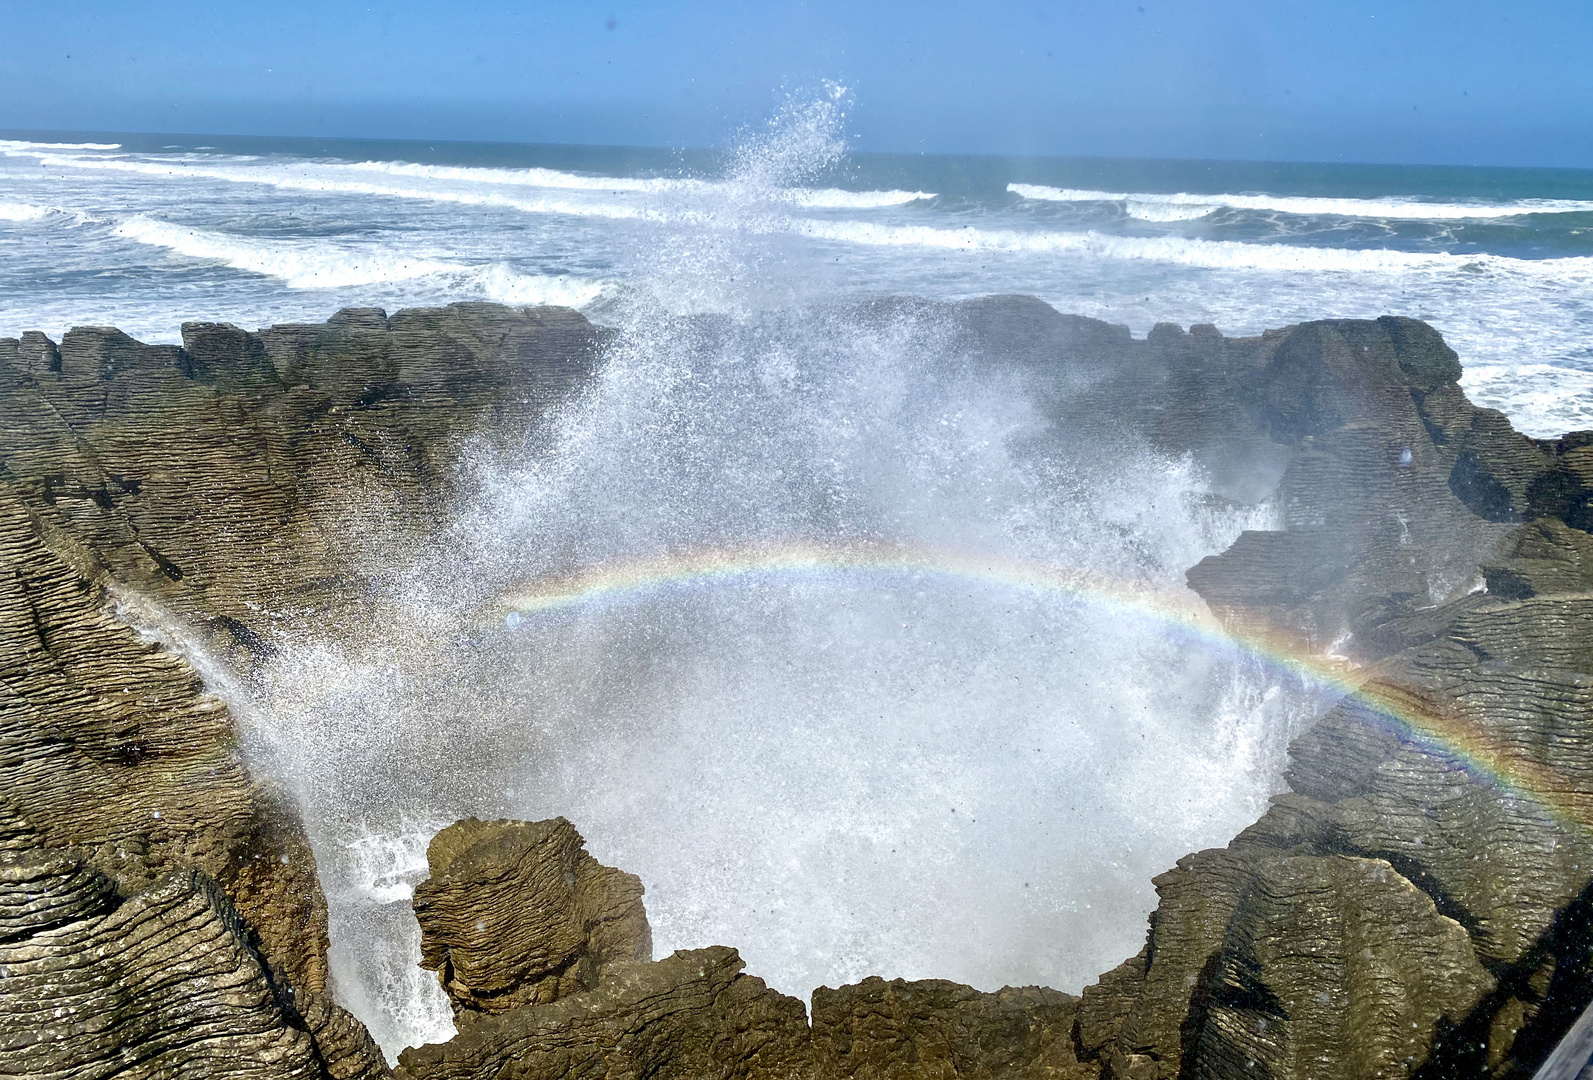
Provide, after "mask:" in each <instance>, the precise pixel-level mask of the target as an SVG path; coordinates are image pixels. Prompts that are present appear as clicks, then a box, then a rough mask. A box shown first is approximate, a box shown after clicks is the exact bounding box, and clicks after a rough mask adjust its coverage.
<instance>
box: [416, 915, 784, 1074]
mask: <svg viewBox="0 0 1593 1080" xmlns="http://www.w3.org/2000/svg"><path fill="white" fill-rule="evenodd" d="M744 966H745V965H744V964H743V962H742V960H741V957H740V956H739V955H738V954H737V953H736V950H734V949H730V948H726V947H724V946H715V947H713V948H708V949H693V950H683V951H681V952H677V953H674V954H673V955H671V956H670V957H668V958H666V959H664V960H660V961H658V962H656V963H650V964H617V965H614V966H613V967H611V968H609V969H608V970H607V971H606V972H605V973H604V978H603V979H602V981H601V982H600V983H599V984H598V986H597V988H596V989H594V990H588V991H585V992H583V993H579V994H575V995H572V996H570V997H567V998H562V999H560V1000H559V1001H555V1002H553V1003H552V1004H549V1005H541V1006H535V1007H526V1008H520V1009H514V1010H511V1011H509V1012H504V1013H496V1014H490V1015H489V1014H476V1015H472V1016H468V1017H465V1018H462V1019H461V1021H460V1029H459V1034H458V1035H456V1036H455V1037H454V1038H453V1039H451V1040H449V1041H448V1042H446V1043H443V1044H441V1045H437V1046H423V1047H419V1048H417V1049H413V1050H406V1051H405V1052H404V1053H403V1054H402V1055H400V1056H399V1062H398V1072H397V1075H398V1076H399V1077H404V1078H414V1080H453V1078H459V1080H463V1078H467V1077H480V1078H483V1080H487V1078H491V1080H498V1078H503V1080H509V1078H514V1080H521V1078H525V1080H531V1078H537V1080H542V1078H549V1080H551V1078H554V1077H581V1078H583V1080H585V1078H591V1080H597V1078H606V1080H633V1078H638V1080H639V1078H642V1077H656V1078H658V1080H721V1078H722V1080H732V1078H735V1080H741V1078H747V1080H754V1078H764V1077H768V1078H770V1080H776V1078H778V1080H787V1078H789V1080H796V1078H808V1077H811V1076H812V1075H813V1071H812V1053H813V1048H812V1044H811V1042H810V1041H809V1038H808V1026H807V1019H806V1016H805V1010H804V1009H803V1008H802V1003H801V1002H800V1001H798V1000H797V999H796V998H791V997H786V996H785V995H784V994H779V993H776V992H775V991H773V990H770V989H769V988H768V987H767V986H765V985H764V982H763V980H762V979H758V978H754V977H753V976H750V975H745V974H743V973H742V968H743V967H744Z"/></svg>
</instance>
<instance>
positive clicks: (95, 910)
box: [0, 849, 354, 1080]
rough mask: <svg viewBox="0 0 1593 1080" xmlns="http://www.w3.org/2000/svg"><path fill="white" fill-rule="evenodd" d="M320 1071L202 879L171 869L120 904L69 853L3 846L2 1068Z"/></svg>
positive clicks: (308, 1038)
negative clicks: (11, 850) (12, 848)
mask: <svg viewBox="0 0 1593 1080" xmlns="http://www.w3.org/2000/svg"><path fill="white" fill-rule="evenodd" d="M323 1069H324V1062H323V1060H322V1058H321V1056H320V1053H319V1051H318V1050H317V1047H316V1042H315V1039H314V1037H313V1036H312V1035H311V1034H310V1032H309V1031H308V1030H306V1029H305V1025H304V1023H303V1021H302V1020H301V1019H300V1018H299V1017H298V1016H297V1014H296V1012H295V1011H294V1009H293V1007H292V1005H291V1003H289V1002H286V1001H284V1000H283V999H282V998H281V996H280V995H279V991H278V988H277V987H276V986H275V985H274V983H273V979H272V976H271V974H270V972H269V970H268V969H267V967H266V966H265V964H264V963H263V962H262V961H261V959H260V957H259V955H258V954H256V953H255V951H254V950H253V949H252V948H251V947H250V945H249V941H248V936H247V931H246V930H245V928H244V926H243V924H242V922H241V920H240V919H239V918H238V915H237V913H236V912H235V911H234V910H233V908H232V906H231V904H229V903H228V902H227V899H226V897H225V896H224V895H223V894H222V893H221V891H220V890H219V889H217V888H216V887H215V885H214V884H212V883H211V882H210V881H209V880H208V879H206V878H205V877H203V876H202V875H200V874H196V873H193V872H191V871H189V872H181V873H175V874H171V875H168V876H166V877H164V878H161V879H160V880H158V881H156V882H155V883H154V884H153V885H152V886H150V887H149V888H148V889H146V890H144V891H143V892H141V893H139V894H138V895H136V896H134V897H132V898H131V899H128V900H125V901H124V900H122V898H121V897H120V896H118V895H117V893H116V891H115V888H114V886H113V884H112V883H111V881H110V880H109V879H108V878H106V877H105V876H104V875H102V874H99V873H97V872H95V871H93V870H92V869H90V868H89V866H88V864H87V862H86V861H85V860H84V859H83V857H82V856H81V855H80V854H78V853H76V852H73V851H70V850H65V849H33V850H31V851H26V852H14V851H13V852H6V853H0V1071H3V1072H4V1074H5V1075H8V1076H108V1075H112V1074H115V1075H118V1076H128V1077H149V1078H154V1077H164V1076H182V1075H204V1076H239V1077H262V1078H265V1077H270V1078H285V1077H303V1078H305V1080H312V1078H317V1077H320V1076H322V1075H323ZM342 1075H344V1076H350V1075H354V1074H353V1073H343V1074H342Z"/></svg>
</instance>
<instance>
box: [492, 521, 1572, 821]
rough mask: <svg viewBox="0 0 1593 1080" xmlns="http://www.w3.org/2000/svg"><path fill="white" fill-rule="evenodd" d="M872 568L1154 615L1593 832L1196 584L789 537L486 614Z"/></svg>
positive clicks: (1469, 748) (1383, 688) (642, 562)
mask: <svg viewBox="0 0 1593 1080" xmlns="http://www.w3.org/2000/svg"><path fill="white" fill-rule="evenodd" d="M847 575H871V576H876V577H878V576H887V577H888V576H897V577H938V578H943V579H951V580H959V581H965V582H971V583H975V584H980V585H983V586H987V587H995V588H1003V589H1011V590H1016V591H1018V592H1022V593H1029V594H1041V595H1054V596H1064V597H1068V598H1071V599H1073V600H1075V601H1077V602H1080V603H1084V604H1090V605H1094V606H1101V607H1106V608H1109V609H1113V610H1116V611H1120V612H1122V613H1124V614H1127V615H1132V616H1134V617H1138V618H1146V619H1150V620H1153V621H1155V622H1157V623H1159V624H1161V625H1163V626H1165V627H1166V628H1168V629H1169V630H1170V631H1173V632H1177V633H1179V634H1181V635H1183V636H1186V637H1188V638H1193V639H1195V640H1196V641H1198V642H1199V643H1200V644H1202V645H1203V646H1204V647H1208V648H1212V649H1217V650H1221V651H1227V652H1234V653H1239V654H1243V655H1247V656H1252V657H1255V658H1257V659H1258V660H1260V661H1261V662H1262V663H1264V664H1265V665H1266V666H1267V667H1269V668H1270V669H1272V670H1274V671H1278V672H1281V673H1287V674H1291V675H1294V676H1298V677H1302V678H1305V679H1308V680H1310V681H1311V682H1313V683H1315V684H1317V685H1319V686H1321V687H1322V688H1323V689H1324V690H1325V691H1327V692H1331V693H1337V694H1342V695H1343V696H1345V697H1346V698H1350V699H1353V700H1355V701H1357V702H1359V703H1360V704H1361V705H1362V706H1364V711H1365V712H1366V714H1367V715H1368V717H1369V718H1371V719H1373V720H1374V721H1375V722H1376V723H1378V724H1379V725H1380V726H1382V727H1384V728H1385V729H1387V730H1389V731H1391V732H1393V733H1394V734H1395V735H1396V736H1398V737H1400V738H1401V739H1404V740H1406V741H1409V742H1413V743H1416V744H1417V745H1419V746H1421V747H1423V748H1424V749H1426V750H1429V751H1430V752H1433V753H1436V754H1438V755H1440V756H1442V757H1444V758H1447V759H1448V760H1450V761H1452V762H1454V763H1455V764H1457V765H1458V766H1460V767H1462V768H1464V769H1465V770H1466V771H1467V772H1468V773H1470V774H1471V775H1473V776H1474V777H1476V778H1477V779H1479V780H1481V781H1482V782H1484V783H1487V784H1489V785H1491V786H1493V787H1495V788H1497V789H1499V790H1500V791H1501V792H1503V793H1505V794H1507V795H1510V796H1513V797H1517V798H1524V799H1528V800H1530V801H1532V802H1533V803H1536V804H1537V805H1538V806H1540V807H1542V808H1543V809H1544V810H1546V811H1547V812H1548V813H1550V814H1551V815H1553V816H1554V817H1555V818H1557V819H1558V820H1560V821H1561V822H1562V823H1564V824H1566V825H1568V826H1570V827H1572V828H1573V829H1575V830H1576V831H1578V832H1581V833H1585V834H1588V835H1589V836H1593V814H1590V813H1589V810H1588V808H1586V807H1584V806H1582V805H1581V802H1582V800H1578V799H1574V798H1573V797H1572V795H1573V793H1571V792H1568V791H1567V790H1566V784H1565V781H1564V779H1563V778H1562V777H1560V776H1559V775H1558V773H1557V772H1556V771H1555V770H1554V769H1553V768H1552V767H1550V766H1548V765H1546V764H1544V763H1543V762H1542V761H1540V760H1536V759H1534V758H1533V757H1531V756H1529V755H1528V754H1526V753H1523V750H1522V748H1521V747H1519V746H1516V745H1512V744H1511V742H1510V741H1509V740H1508V739H1507V738H1505V737H1503V736H1501V735H1499V734H1498V733H1495V732H1492V731H1490V730H1489V729H1488V727H1487V726H1486V725H1483V724H1481V723H1478V722H1477V721H1476V720H1475V719H1474V718H1471V717H1468V716H1466V715H1465V714H1464V713H1463V712H1462V711H1461V710H1459V709H1458V708H1457V707H1455V706H1454V705H1452V704H1447V703H1439V702H1435V701H1432V700H1429V699H1427V698H1426V697H1424V696H1422V695H1421V694H1419V693H1417V692H1416V691H1414V690H1413V689H1412V688H1410V687H1406V686H1402V685H1399V684H1397V683H1390V682H1385V681H1383V680H1380V679H1378V678H1376V677H1375V676H1374V675H1373V674H1372V673H1371V672H1368V671H1367V670H1366V669H1363V668H1357V667H1355V666H1354V665H1351V664H1349V663H1347V662H1346V661H1345V660H1343V659H1342V658H1339V657H1335V656H1330V655H1327V654H1325V653H1323V652H1321V651H1319V650H1315V649H1313V648H1312V647H1311V646H1310V645H1309V644H1308V643H1305V642H1302V641H1299V640H1297V639H1294V638H1290V637H1288V636H1286V635H1282V634H1279V633H1276V632H1271V631H1267V630H1261V629H1257V628H1254V627H1244V626H1237V625H1229V624H1224V623H1223V622H1222V621H1221V620H1219V619H1218V618H1217V617H1216V616H1215V615H1213V614H1212V613H1211V611H1210V609H1208V608H1207V607H1206V605H1205V604H1204V602H1202V601H1201V600H1200V599H1199V597H1197V596H1195V595H1194V594H1193V593H1191V592H1189V591H1188V590H1175V589H1169V588H1166V587H1158V586H1153V585H1149V584H1146V583H1144V582H1133V581H1125V580H1122V579H1117V578H1113V577H1110V576H1107V575H1103V574H1099V573H1095V572H1092V571H1088V570H1081V569H1077V568H1072V567H1066V566H1060V565H1057V564H1054V563H1046V562H1042V561H1037V560H1028V559H1019V558H1013V557H1010V556H1001V555H993V554H989V553H984V552H970V551H960V550H956V549H951V548H936V547H930V546H925V545H908V544H900V543H887V542H882V541H852V542H847V543H820V542H813V541H788V542H781V543H764V544H752V545H745V546H738V547H717V548H716V547H708V548H692V549H685V550H679V551H672V552H665V553H661V554H657V555H652V556H645V557H641V558H632V559H621V560H615V561H612V562H607V563H601V564H597V565H593V566H586V567H582V568H579V569H576V570H574V571H572V572H569V573H564V574H558V575H550V576H547V577H542V578H537V579H535V580H532V581H528V582H525V583H524V584H522V585H519V586H517V587H515V588H513V589H510V590H509V591H508V592H506V593H505V594H504V595H503V596H502V597H501V598H500V599H499V600H498V601H497V602H496V603H495V604H494V605H492V606H491V607H490V609H489V610H488V611H487V612H485V613H484V614H483V619H484V620H489V621H491V622H494V623H498V622H503V621H507V622H508V623H509V624H510V625H514V624H516V623H518V622H519V621H521V620H523V619H526V618H528V617H534V616H537V615H539V614H544V613H551V612H556V611H561V610H572V609H582V608H590V607H594V606H600V605H604V604H612V603H616V602H624V601H627V600H635V599H642V598H645V597H647V596H648V595H650V594H658V593H664V592H668V591H671V590H680V589H702V588H733V587H736V586H737V585H748V584H752V583H756V582H761V581H769V580H775V579H782V578H784V579H798V580H800V579H821V580H822V579H826V578H830V579H833V578H835V577H836V576H847Z"/></svg>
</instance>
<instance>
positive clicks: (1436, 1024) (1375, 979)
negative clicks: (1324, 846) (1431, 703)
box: [1190, 856, 1494, 1080]
mask: <svg viewBox="0 0 1593 1080" xmlns="http://www.w3.org/2000/svg"><path fill="white" fill-rule="evenodd" d="M1493 986H1494V980H1493V978H1492V977H1491V976H1490V975H1489V974H1488V972H1487V971H1485V970H1484V969H1483V967H1482V965H1481V964H1480V963H1478V960H1477V957H1476V956H1475V954H1474V953H1473V952H1472V949H1471V940H1470V937H1469V935H1468V934H1467V933H1466V931H1465V930H1464V929H1463V928H1462V927H1461V926H1460V924H1459V923H1457V922H1455V921H1454V920H1453V919H1448V918H1445V917H1444V916H1443V915H1440V914H1439V913H1438V911H1437V909H1436V908H1435V907H1434V905H1433V902H1432V900H1431V899H1430V898H1429V897H1428V896H1426V895H1425V894H1423V893H1422V892H1421V891H1420V890H1418V889H1417V888H1416V887H1415V886H1414V885H1412V884H1411V883H1410V882H1409V881H1407V880H1405V879H1404V878H1403V877H1401V876H1400V875H1399V874H1398V873H1397V872H1396V871H1395V870H1394V868H1393V867H1392V866H1390V865H1389V864H1388V863H1387V862H1384V861H1382V860H1376V859H1352V858H1345V857H1342V856H1331V857H1328V858H1313V857H1309V856H1300V857H1294V858H1284V859H1277V860H1274V861H1271V862H1269V863H1267V864H1266V865H1265V866H1264V867H1263V868H1261V870H1260V872H1259V873H1257V874H1256V876H1255V878H1254V879H1253V881H1252V884H1251V887H1250V889H1249V891H1248V892H1247V893H1246V896H1245V898H1244V900H1243V901H1242V902H1241V903H1240V905H1239V908H1238V910H1237V911H1236V912H1235V915H1234V919H1233V921H1232V923H1231V924H1230V926H1229V931H1228V935H1227V938H1226V940H1225V941H1224V942H1223V947H1222V952H1221V959H1220V962H1219V964H1218V965H1217V967H1216V970H1215V971H1214V972H1212V978H1211V983H1210V985H1209V986H1206V987H1203V991H1204V993H1205V996H1206V999H1207V1001H1206V1006H1205V1009H1204V1010H1203V1013H1201V1014H1197V1015H1196V1016H1195V1017H1193V1018H1192V1020H1193V1026H1194V1028H1195V1029H1196V1033H1195V1036H1194V1037H1195V1039H1196V1040H1197V1044H1196V1046H1195V1048H1194V1050H1195V1052H1194V1054H1193V1055H1192V1063H1193V1065H1194V1068H1193V1070H1192V1072H1191V1073H1190V1075H1192V1076H1194V1077H1200V1078H1204V1077H1238V1076H1247V1075H1261V1076H1272V1077H1285V1076H1289V1077H1307V1076H1309V1077H1313V1078H1320V1080H1335V1078H1343V1080H1363V1078H1367V1077H1398V1076H1408V1075H1411V1074H1412V1073H1414V1072H1415V1071H1416V1070H1417V1069H1418V1068H1419V1067H1420V1066H1422V1065H1424V1064H1426V1063H1427V1062H1428V1061H1429V1060H1430V1059H1431V1057H1432V1054H1433V1050H1434V1045H1435V1044H1436V1043H1438V1042H1439V1041H1440V1040H1441V1039H1443V1038H1444V1037H1446V1036H1453V1035H1454V1033H1455V1032H1456V1030H1457V1029H1458V1027H1459V1021H1461V1020H1462V1019H1463V1018H1464V1017H1465V1016H1466V1015H1467V1014H1468V1013H1469V1012H1470V1011H1471V1010H1472V1009H1473V1008H1474V1007H1475V1006H1476V1005H1477V1004H1478V1003H1479V1002H1480V1001H1481V1000H1482V998H1483V997H1484V996H1485V995H1486V994H1487V993H1488V992H1489V991H1490V990H1492V989H1493Z"/></svg>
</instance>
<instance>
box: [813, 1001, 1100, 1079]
mask: <svg viewBox="0 0 1593 1080" xmlns="http://www.w3.org/2000/svg"><path fill="white" fill-rule="evenodd" d="M1077 1008H1078V999H1077V998H1075V997H1073V996H1071V995H1069V994H1064V993H1061V992H1060V991H1057V990H1051V989H1048V988H1045V987H1037V986H1026V987H1011V986H1009V987H1005V988H1004V989H1001V990H998V991H996V992H995V993H993V994H986V993H980V992H979V991H977V990H974V989H973V988H972V987H968V986H963V985H962V984H960V983H953V982H946V981H944V980H940V979H927V980H923V981H919V982H907V981H905V980H903V979H895V980H892V981H890V982H886V981H885V980H884V979H880V978H877V977H876V978H869V979H865V980H863V981H862V982H861V983H856V984H854V985H851V986H843V987H841V988H840V989H838V990H831V989H830V988H828V987H823V986H821V987H819V988H818V989H817V990H815V991H813V1049H814V1057H815V1061H816V1065H817V1075H819V1076H821V1077H826V1078H828V1077H836V1078H841V1077H847V1078H855V1080H917V1078H919V1077H935V1078H945V1080H951V1078H954V1077H957V1078H970V1080H971V1078H978V1080H996V1078H1010V1080H1028V1078H1040V1077H1045V1078H1054V1080H1093V1078H1094V1077H1095V1076H1096V1075H1098V1073H1099V1069H1098V1068H1095V1067H1092V1066H1090V1065H1081V1064H1080V1063H1079V1061H1078V1059H1077V1057H1075V1055H1074V1045H1073V1023H1074V1019H1075V1014H1076V1012H1077Z"/></svg>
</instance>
